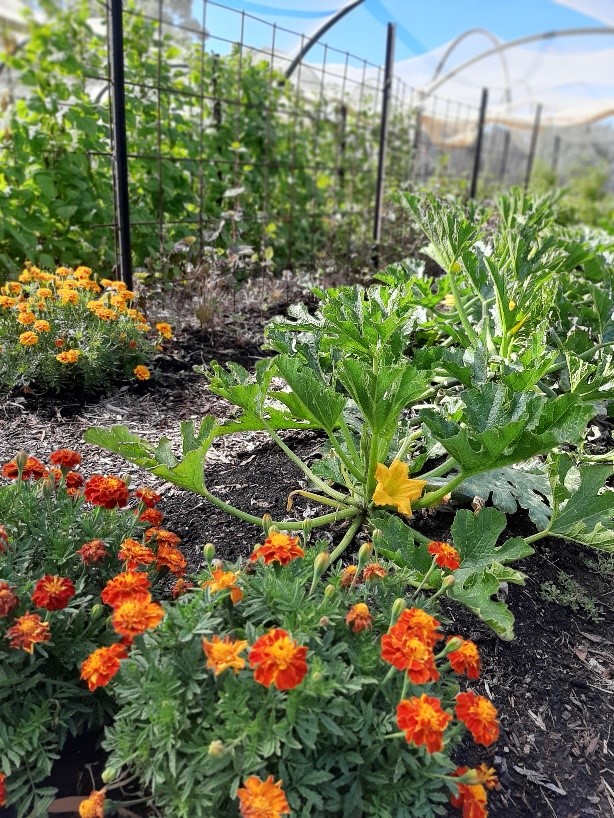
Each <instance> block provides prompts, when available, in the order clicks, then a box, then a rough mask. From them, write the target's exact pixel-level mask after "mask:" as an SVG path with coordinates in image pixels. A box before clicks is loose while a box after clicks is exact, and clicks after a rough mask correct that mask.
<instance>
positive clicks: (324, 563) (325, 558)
mask: <svg viewBox="0 0 614 818" xmlns="http://www.w3.org/2000/svg"><path fill="white" fill-rule="evenodd" d="M329 565H330V554H328V553H327V552H326V551H322V553H321V554H318V556H317V557H316V558H315V560H314V561H313V578H314V579H319V578H320V577H321V576H322V574H323V573H324V572H325V571H326V569H327V568H328V566H329Z"/></svg>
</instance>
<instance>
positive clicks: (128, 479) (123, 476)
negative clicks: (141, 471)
mask: <svg viewBox="0 0 614 818" xmlns="http://www.w3.org/2000/svg"><path fill="white" fill-rule="evenodd" d="M119 479H120V480H121V481H122V483H125V484H126V485H127V486H128V488H130V483H131V482H132V477H131V476H130V475H129V474H120V475H119Z"/></svg>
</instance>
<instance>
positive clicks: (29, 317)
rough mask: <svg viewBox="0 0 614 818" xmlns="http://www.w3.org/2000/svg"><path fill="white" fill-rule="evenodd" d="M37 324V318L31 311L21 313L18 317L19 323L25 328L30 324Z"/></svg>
mask: <svg viewBox="0 0 614 818" xmlns="http://www.w3.org/2000/svg"><path fill="white" fill-rule="evenodd" d="M35 322H36V316H35V315H34V313H33V312H30V310H24V312H20V313H19V315H18V316H17V323H19V324H23V325H24V326H26V327H27V326H28V325H29V324H34V323H35Z"/></svg>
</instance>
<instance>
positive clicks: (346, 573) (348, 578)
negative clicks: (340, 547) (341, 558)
mask: <svg viewBox="0 0 614 818" xmlns="http://www.w3.org/2000/svg"><path fill="white" fill-rule="evenodd" d="M357 572H358V566H357V565H347V566H346V567H345V568H344V569H343V571H342V572H341V587H342V588H349V587H350V585H351V584H352V582H353V580H354V577H355V576H356V573H357Z"/></svg>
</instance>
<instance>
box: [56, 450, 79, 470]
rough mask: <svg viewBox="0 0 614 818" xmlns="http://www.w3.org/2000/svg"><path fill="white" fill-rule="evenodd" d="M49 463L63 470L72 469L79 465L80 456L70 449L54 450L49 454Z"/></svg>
mask: <svg viewBox="0 0 614 818" xmlns="http://www.w3.org/2000/svg"><path fill="white" fill-rule="evenodd" d="M49 462H50V463H53V465H54V466H61V467H63V468H65V469H74V468H75V466H78V465H79V464H80V463H81V455H80V454H79V452H75V451H73V450H72V449H56V450H55V452H52V453H51V457H50V458H49Z"/></svg>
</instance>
